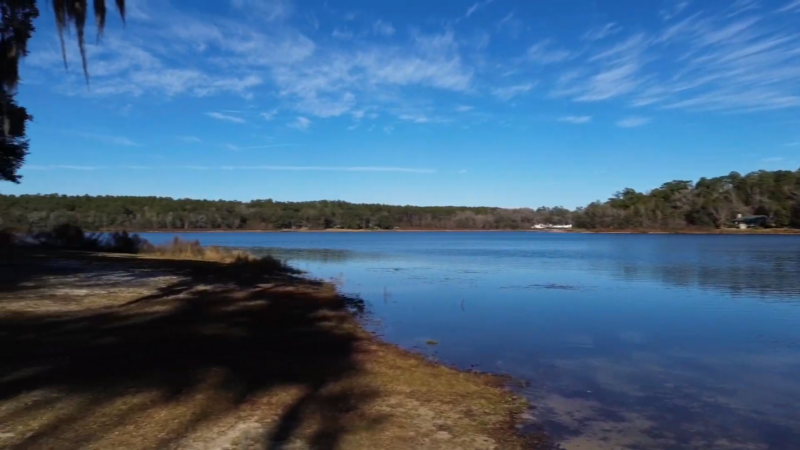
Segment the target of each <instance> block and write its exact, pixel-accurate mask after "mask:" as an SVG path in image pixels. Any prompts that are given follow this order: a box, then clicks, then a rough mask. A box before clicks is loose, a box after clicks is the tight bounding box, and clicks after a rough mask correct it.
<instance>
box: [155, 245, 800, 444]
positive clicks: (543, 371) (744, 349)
mask: <svg viewBox="0 0 800 450" xmlns="http://www.w3.org/2000/svg"><path fill="white" fill-rule="evenodd" d="M145 237H146V238H147V239H149V240H151V241H153V242H164V241H166V240H168V239H170V238H171V237H172V235H171V234H147V235H145ZM182 237H185V238H189V239H199V240H200V241H201V242H202V243H203V244H208V245H224V246H233V247H246V248H251V249H255V251H258V252H269V253H272V254H275V255H276V256H278V257H280V258H282V259H288V260H289V261H290V262H291V263H292V264H293V265H295V266H296V267H298V268H300V269H303V270H307V271H309V272H310V273H311V274H313V275H315V276H318V277H322V278H333V277H336V278H339V279H341V280H343V282H344V284H343V286H344V287H343V290H344V291H345V292H347V293H350V294H354V295H358V296H360V297H362V298H363V299H365V300H367V301H368V304H369V309H370V312H371V313H372V315H373V316H374V317H375V318H376V319H377V321H378V325H375V327H376V329H377V330H378V331H379V333H380V334H381V335H382V336H383V337H384V338H385V339H386V340H388V341H391V342H394V343H397V344H400V345H402V346H404V347H407V348H412V349H416V350H418V351H421V352H425V353H427V354H429V355H431V356H434V357H436V358H438V359H439V360H441V361H444V362H446V363H451V364H455V365H458V366H460V367H464V368H470V367H475V368H478V369H480V370H486V371H492V372H501V373H508V374H511V375H513V376H514V377H516V378H520V379H524V380H527V381H529V382H530V385H529V387H527V388H524V394H525V395H527V396H528V397H529V398H530V399H531V401H532V402H533V403H534V405H536V406H537V408H536V409H535V411H534V412H533V413H532V415H533V418H534V419H535V421H536V422H537V423H539V424H541V425H543V426H544V427H545V428H546V429H547V431H548V432H549V433H550V434H551V435H552V436H553V437H554V438H555V439H556V440H557V442H559V444H560V445H561V446H562V447H563V448H564V449H570V450H571V449H589V450H595V449H596V450H605V449H629V448H630V449H722V450H725V449H742V450H745V449H746V450H751V449H759V450H760V449H780V450H793V449H800V237H794V236H691V235H688V236H677V235H581V234H536V233H206V234H185V235H182ZM429 339H433V340H437V341H439V345H438V346H435V347H430V346H427V345H426V341H427V340H429ZM466 400H468V399H465V401H466Z"/></svg>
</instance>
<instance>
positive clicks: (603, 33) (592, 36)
mask: <svg viewBox="0 0 800 450" xmlns="http://www.w3.org/2000/svg"><path fill="white" fill-rule="evenodd" d="M620 31H622V27H621V26H619V25H617V23H616V22H610V23H607V24H605V25H603V26H601V27H599V28H593V29H591V30H589V31H587V32H586V33H584V35H583V36H582V38H583V40H585V41H592V42H594V41H599V40H601V39H605V38H607V37H609V36H613V35H615V34H617V33H619V32H620Z"/></svg>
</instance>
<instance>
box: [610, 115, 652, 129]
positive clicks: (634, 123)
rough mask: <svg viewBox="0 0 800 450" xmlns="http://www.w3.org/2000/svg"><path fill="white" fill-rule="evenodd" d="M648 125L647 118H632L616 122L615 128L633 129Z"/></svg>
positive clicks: (648, 119)
mask: <svg viewBox="0 0 800 450" xmlns="http://www.w3.org/2000/svg"><path fill="white" fill-rule="evenodd" d="M648 123H650V118H648V117H637V116H633V117H626V118H624V119H621V120H618V121H617V126H618V127H620V128H635V127H641V126H643V125H647V124H648Z"/></svg>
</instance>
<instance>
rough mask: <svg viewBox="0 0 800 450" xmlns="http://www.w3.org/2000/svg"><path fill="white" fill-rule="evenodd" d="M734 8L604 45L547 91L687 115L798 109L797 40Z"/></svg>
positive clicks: (749, 7) (743, 4)
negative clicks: (688, 111) (709, 112)
mask: <svg viewBox="0 0 800 450" xmlns="http://www.w3.org/2000/svg"><path fill="white" fill-rule="evenodd" d="M733 6H735V7H736V8H737V9H735V10H733V9H730V8H722V9H719V10H718V11H717V12H710V11H698V12H696V13H693V14H688V13H682V14H681V17H679V18H675V19H673V20H671V21H668V22H666V23H665V24H664V26H663V27H661V28H660V29H655V30H651V31H648V32H640V33H637V34H634V35H628V36H622V35H615V36H612V37H610V38H606V39H605V40H603V41H602V45H597V46H594V47H592V48H591V49H590V50H589V51H588V52H587V53H586V54H585V55H582V56H581V58H578V59H576V60H574V61H571V63H573V64H570V65H568V66H566V67H565V68H564V70H563V71H562V72H561V73H560V75H559V76H558V77H557V80H556V83H555V87H554V89H553V90H552V91H551V92H552V94H553V95H554V96H556V97H568V98H571V99H573V100H575V101H588V102H599V101H611V100H623V101H626V102H628V103H629V104H630V105H632V106H636V107H656V108H669V109H680V110H690V111H721V112H753V111H765V110H774V109H783V108H793V107H800V84H798V83H797V82H796V80H797V77H798V76H800V52H798V51H797V48H799V47H800V34H798V33H793V32H791V31H790V29H789V28H787V27H782V26H776V25H775V23H774V22H775V21H776V20H780V19H779V18H776V17H772V16H770V17H767V16H766V15H765V14H766V13H764V12H763V10H761V9H758V8H755V7H754V6H755V4H754V3H752V2H749V1H746V0H740V1H739V2H737V3H736V4H734V5H732V6H731V8H732V7H733ZM734 12H735V13H736V14H733V13H734Z"/></svg>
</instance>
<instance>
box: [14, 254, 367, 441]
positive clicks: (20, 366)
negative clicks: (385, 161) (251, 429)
mask: <svg viewBox="0 0 800 450" xmlns="http://www.w3.org/2000/svg"><path fill="white" fill-rule="evenodd" d="M81 258H86V259H87V262H92V263H96V262H97V259H96V258H98V257H93V256H82V257H81ZM100 258H102V257H100ZM112 259H113V260H116V261H111V260H112ZM105 261H107V262H108V263H110V264H115V263H117V262H119V263H124V264H125V265H126V267H129V268H131V269H130V270H152V271H164V272H168V273H171V274H179V275H182V277H181V279H179V280H178V281H176V282H175V283H172V284H171V285H169V286H166V287H164V288H162V289H160V290H159V291H158V292H156V293H155V294H153V295H148V296H146V297H142V298H138V299H135V300H133V301H130V302H127V303H125V304H123V305H121V306H110V307H103V308H98V309H93V310H89V311H79V312H57V311H56V312H53V311H50V312H36V313H30V312H14V313H0V405H3V404H4V403H5V404H7V405H12V406H11V407H7V408H2V407H0V424H1V423H4V422H5V423H9V421H11V420H12V419H14V418H18V417H21V416H24V415H26V414H28V415H31V416H32V417H33V416H36V417H40V420H41V423H38V424H37V425H36V426H35V427H34V428H32V429H31V430H28V431H27V432H25V433H24V437H21V438H20V439H18V440H17V441H15V443H14V444H13V445H12V446H11V448H51V447H53V446H54V445H55V446H57V447H58V448H61V449H71V448H75V449H77V448H86V447H90V446H92V445H97V443H99V442H115V441H113V439H112V440H111V441H108V439H111V438H112V437H113V436H115V435H117V434H125V430H126V429H128V427H130V426H131V424H133V426H135V427H139V428H140V429H141V433H142V438H141V441H139V442H137V443H136V446H138V447H140V448H164V447H169V446H171V445H177V444H176V443H177V442H179V441H180V440H181V439H183V438H185V437H186V436H188V435H189V434H191V433H192V432H194V431H197V430H198V429H199V428H200V426H201V425H203V424H207V423H210V422H212V421H214V420H215V419H217V418H219V417H222V416H224V415H225V414H229V413H231V412H232V411H240V410H241V407H242V406H243V405H248V406H249V407H254V408H258V409H260V410H262V412H263V410H264V409H272V411H273V412H274V414H273V417H274V419H275V420H273V421H271V422H270V430H271V431H267V432H265V433H267V434H265V436H264V439H263V440H262V441H259V442H260V443H259V444H257V447H260V448H268V449H277V448H280V445H282V443H284V442H288V441H291V440H293V439H297V438H298V436H300V435H301V434H302V437H303V439H304V440H305V441H306V442H307V443H308V444H309V445H310V446H311V448H314V449H322V450H332V449H335V448H338V446H339V443H340V440H341V439H342V437H343V436H344V435H345V434H346V433H347V432H348V430H349V428H350V427H351V426H353V424H352V421H351V420H350V419H349V418H350V417H351V416H353V415H354V414H356V413H357V412H358V411H359V410H360V409H361V408H362V407H363V406H364V405H367V404H369V403H370V402H371V401H372V400H373V399H374V398H375V397H376V393H375V392H374V391H372V390H371V389H369V388H368V387H366V386H365V385H363V384H361V385H359V383H352V382H350V381H348V380H353V379H355V378H357V377H358V375H359V373H360V372H361V370H362V369H361V367H360V364H359V360H358V356H359V342H360V341H361V340H362V339H364V337H363V335H362V333H361V332H360V331H358V329H357V326H356V324H355V322H354V321H353V316H352V314H351V311H352V310H353V308H355V309H356V310H359V309H360V310H363V302H359V301H357V300H352V299H347V298H344V297H341V296H339V295H337V294H336V293H335V292H333V291H332V290H331V289H329V288H327V287H326V286H324V285H322V284H321V283H317V282H313V281H308V280H304V279H301V278H297V277H295V276H294V275H292V274H286V273H269V274H263V273H262V274H258V273H257V270H253V271H248V270H247V268H246V267H238V270H236V269H237V268H235V267H234V266H226V265H221V264H217V263H206V262H201V261H171V260H145V259H140V258H121V259H117V258H106V259H105ZM39 262H40V263H44V261H39ZM100 262H101V263H102V262H103V261H102V260H101V261H100ZM31 264H32V265H31V267H34V265H33V264H34V263H31ZM256 269H257V268H256ZM27 279H28V280H30V279H33V280H35V277H27ZM34 284H35V282H34ZM342 386H346V388H345V387H342ZM31 392H56V393H58V395H57V396H54V397H52V398H50V397H47V396H42V397H37V398H35V399H34V400H30V401H25V402H16V403H14V400H15V399H19V398H22V397H23V396H25V395H28V394H29V393H31ZM266 394H270V395H271V397H270V398H275V399H277V400H274V401H272V400H270V401H266V400H264V401H261V400H259V401H258V402H256V403H255V404H254V403H253V402H254V399H256V398H261V397H264V396H265V395H266ZM272 394H274V395H272ZM137 395H138V396H146V397H147V401H144V402H140V401H138V400H137V401H127V400H124V399H128V398H133V397H135V396H137ZM198 395H199V396H200V397H202V398H205V399H207V403H203V406H201V407H191V408H189V407H187V408H184V409H187V410H186V411H183V412H180V411H179V412H175V413H174V414H173V413H171V414H173V415H172V416H169V417H159V414H161V413H160V412H159V411H160V408H166V407H168V406H169V405H170V404H173V405H177V404H183V403H181V402H184V403H185V402H187V401H188V400H187V398H189V397H191V398H195V397H197V396H198ZM131 396H133V397H131ZM65 398H66V400H65ZM136 398H138V397H136ZM70 399H72V400H70ZM73 400H74V401H73ZM65 402H67V403H69V404H70V405H71V406H70V407H69V408H66V407H62V406H63V404H64V403H65ZM254 405H255V406H254ZM176 408H177V406H176V407H174V408H172V409H171V411H174V410H175V409H176ZM94 411H101V412H102V414H103V416H104V417H103V418H102V420H100V419H98V420H97V421H96V422H92V421H93V420H95V419H93V417H94V416H96V414H94V415H93V412H94ZM162 413H163V411H162ZM142 417H149V419H142ZM371 419H374V420H375V421H376V423H377V422H378V421H380V418H378V417H374V418H366V419H365V417H363V416H361V417H360V419H359V420H360V421H361V422H362V423H363V422H364V420H367V421H368V420H371ZM166 422H169V423H166ZM20 426H23V427H24V424H22V425H20ZM150 426H152V428H153V433H152V434H153V435H147V433H149V431H148V427H150ZM0 431H3V430H0ZM145 435H147V437H146V438H145Z"/></svg>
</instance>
